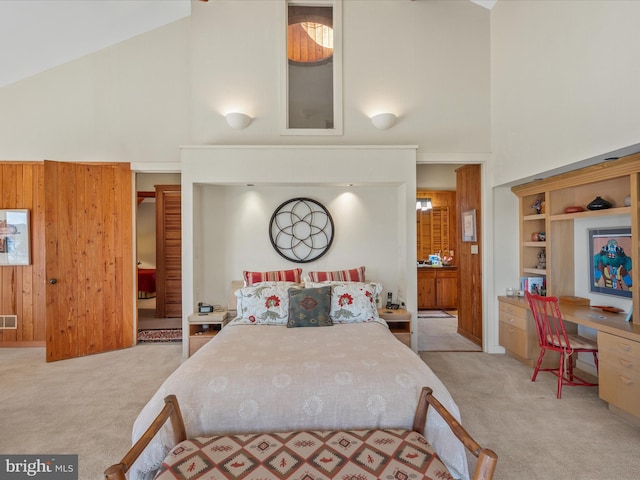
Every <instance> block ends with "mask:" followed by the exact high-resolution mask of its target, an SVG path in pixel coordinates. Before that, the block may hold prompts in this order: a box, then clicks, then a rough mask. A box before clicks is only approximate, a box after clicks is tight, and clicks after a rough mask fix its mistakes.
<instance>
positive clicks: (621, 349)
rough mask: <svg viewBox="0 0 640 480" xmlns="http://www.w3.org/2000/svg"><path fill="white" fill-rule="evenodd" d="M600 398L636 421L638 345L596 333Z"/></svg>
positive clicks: (639, 410)
mask: <svg viewBox="0 0 640 480" xmlns="http://www.w3.org/2000/svg"><path fill="white" fill-rule="evenodd" d="M598 356H599V360H600V365H599V383H600V385H599V390H600V398H602V399H603V400H604V401H606V402H609V404H610V405H613V406H615V407H618V408H620V409H621V410H624V411H625V412H627V413H630V414H631V415H635V416H636V417H640V402H638V399H639V398H640V342H634V341H633V340H628V339H626V338H622V337H618V336H616V335H611V334H609V333H605V332H598Z"/></svg>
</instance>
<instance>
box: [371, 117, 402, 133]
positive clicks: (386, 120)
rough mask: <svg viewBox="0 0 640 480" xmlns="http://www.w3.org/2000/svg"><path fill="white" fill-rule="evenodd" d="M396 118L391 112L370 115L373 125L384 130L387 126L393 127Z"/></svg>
mask: <svg viewBox="0 0 640 480" xmlns="http://www.w3.org/2000/svg"><path fill="white" fill-rule="evenodd" d="M397 119H398V117H396V116H395V114H393V113H379V114H378V115H374V116H373V117H371V123H373V126H374V127H376V128H377V129H378V130H386V129H387V128H391V127H393V125H394V124H395V123H396V120H397Z"/></svg>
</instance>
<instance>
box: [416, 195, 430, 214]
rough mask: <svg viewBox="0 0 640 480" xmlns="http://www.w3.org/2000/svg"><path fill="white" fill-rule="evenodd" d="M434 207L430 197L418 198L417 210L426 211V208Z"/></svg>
mask: <svg viewBox="0 0 640 480" xmlns="http://www.w3.org/2000/svg"><path fill="white" fill-rule="evenodd" d="M432 208H433V204H432V203H431V199H430V198H417V199H416V210H422V211H423V212H424V211H426V210H431V209H432Z"/></svg>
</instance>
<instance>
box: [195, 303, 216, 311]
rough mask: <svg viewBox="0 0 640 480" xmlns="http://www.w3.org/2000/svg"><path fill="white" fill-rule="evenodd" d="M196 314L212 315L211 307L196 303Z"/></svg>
mask: <svg viewBox="0 0 640 480" xmlns="http://www.w3.org/2000/svg"><path fill="white" fill-rule="evenodd" d="M198 313H213V305H209V304H207V303H202V302H200V303H198Z"/></svg>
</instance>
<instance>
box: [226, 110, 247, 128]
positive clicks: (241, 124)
mask: <svg viewBox="0 0 640 480" xmlns="http://www.w3.org/2000/svg"><path fill="white" fill-rule="evenodd" d="M225 118H226V119H227V123H228V124H229V126H230V127H231V128H235V129H236V130H241V129H243V128H246V127H247V126H249V124H250V123H251V120H252V118H251V117H250V116H249V115H246V114H244V113H240V112H231V113H227V115H226V116H225Z"/></svg>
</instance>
